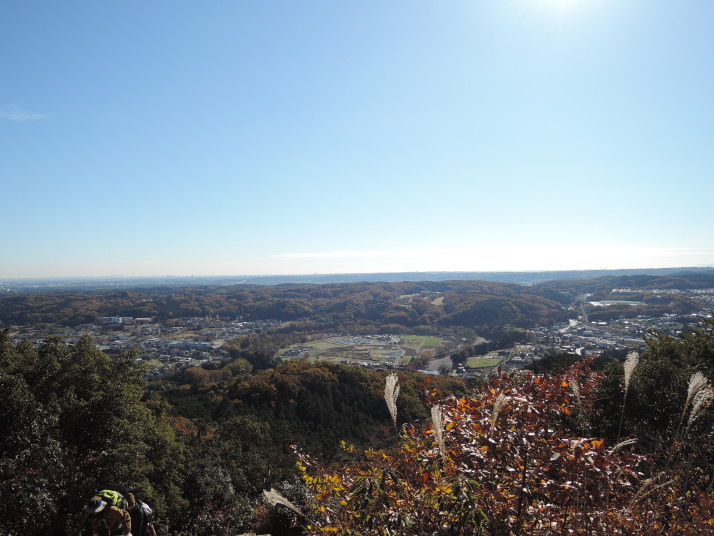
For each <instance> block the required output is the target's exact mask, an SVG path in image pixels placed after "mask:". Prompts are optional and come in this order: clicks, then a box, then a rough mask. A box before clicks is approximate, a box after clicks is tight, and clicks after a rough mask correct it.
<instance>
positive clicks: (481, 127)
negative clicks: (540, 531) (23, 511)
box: [0, 0, 714, 278]
mask: <svg viewBox="0 0 714 536" xmlns="http://www.w3.org/2000/svg"><path fill="white" fill-rule="evenodd" d="M712 20H714V2H711V1H709V0H687V1H686V2H663V1H652V0H628V1H623V0H502V1H493V2H491V1H478V2H474V1H472V0H454V1H453V2H433V1H431V0H408V1H407V0H396V1H394V2H383V1H377V0H364V1H361V2H334V1H330V0H316V1H314V2H308V3H304V2H292V1H288V0H276V1H275V2H234V1H230V0H216V1H212V2H209V3H203V4H197V3H190V2H173V1H170V0H156V1H154V2H94V3H86V2H73V1H69V2H61V3H44V4H43V5H42V6H41V7H40V6H38V5H37V4H36V3H31V2H30V3H28V2H3V3H0V60H1V61H2V65H3V83H2V84H0V147H2V158H0V173H1V175H0V176H1V177H2V188H3V190H2V196H3V200H4V203H3V209H2V210H1V211H0V226H2V228H3V229H4V230H5V232H3V233H1V234H0V251H2V259H3V260H2V262H0V278H21V277H39V276H47V277H52V276H72V275H77V276H80V275H82V276H83V275H88V276H92V275H93V276H101V275H162V274H174V275H187V274H195V275H204V274H206V275H211V274H213V275H216V274H225V275H232V274H251V275H259V274H292V273H315V272H318V273H335V272H352V273H355V272H384V271H433V270H444V271H452V270H453V271H479V270H511V271H518V270H541V269H542V270H545V269H548V270H553V269H573V268H581V269H585V268H624V267H642V268H647V267H674V266H711V265H714V239H712V235H711V230H712V229H714V211H712V210H711V199H714V180H712V179H713V178H714V154H713V153H712V151H711V147H714V106H712V100H711V95H712V94H714V63H712V62H711V58H710V51H711V50H714V32H712V31H711V21H712Z"/></svg>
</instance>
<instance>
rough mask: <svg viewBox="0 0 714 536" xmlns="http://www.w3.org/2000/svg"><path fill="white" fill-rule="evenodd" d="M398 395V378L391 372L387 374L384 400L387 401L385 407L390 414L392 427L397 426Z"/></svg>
mask: <svg viewBox="0 0 714 536" xmlns="http://www.w3.org/2000/svg"><path fill="white" fill-rule="evenodd" d="M398 396H399V378H398V377H397V375H396V374H395V373H394V372H392V373H391V374H390V375H389V376H387V384H386V386H385V387H384V400H385V401H386V402H387V409H389V414H390V415H391V416H392V422H393V423H394V428H395V429H396V428H397V397H398Z"/></svg>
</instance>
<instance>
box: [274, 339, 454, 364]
mask: <svg viewBox="0 0 714 536" xmlns="http://www.w3.org/2000/svg"><path fill="white" fill-rule="evenodd" d="M442 341H443V339H442V338H441V337H435V336H424V335H400V336H397V335H372V336H340V337H329V338H325V339H317V340H314V341H308V342H306V343H302V344H296V345H293V346H290V347H288V348H283V349H281V350H280V352H279V353H278V355H279V356H283V357H284V358H286V359H301V360H308V361H329V362H333V363H342V362H351V363H354V362H358V363H370V364H373V365H379V364H394V365H397V364H400V365H401V364H405V363H408V362H409V361H411V359H412V358H413V357H417V356H419V355H422V354H423V353H429V354H431V355H435V354H436V353H437V352H438V351H439V349H440V348H441V345H442Z"/></svg>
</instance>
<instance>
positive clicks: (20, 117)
mask: <svg viewBox="0 0 714 536" xmlns="http://www.w3.org/2000/svg"><path fill="white" fill-rule="evenodd" d="M48 117H49V116H47V115H45V114H39V113H37V112H31V111H29V110H23V109H21V108H18V107H17V106H6V107H4V108H2V109H0V118H2V119H6V120H8V121H19V122H26V121H39V120H41V119H47V118H48Z"/></svg>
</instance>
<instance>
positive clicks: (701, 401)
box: [687, 382, 712, 430]
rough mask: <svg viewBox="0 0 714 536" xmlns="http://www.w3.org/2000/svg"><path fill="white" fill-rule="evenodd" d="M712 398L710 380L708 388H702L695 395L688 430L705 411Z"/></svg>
mask: <svg viewBox="0 0 714 536" xmlns="http://www.w3.org/2000/svg"><path fill="white" fill-rule="evenodd" d="M711 399H712V388H711V387H710V386H709V382H707V384H706V388H703V389H700V390H699V391H697V393H696V394H695V395H694V400H693V401H692V412H691V413H690V414H689V421H687V430H689V428H690V427H691V426H692V423H694V421H696V420H697V418H698V417H699V416H700V415H701V414H702V413H703V412H704V408H706V407H707V406H708V405H709V401H710V400H711Z"/></svg>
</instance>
